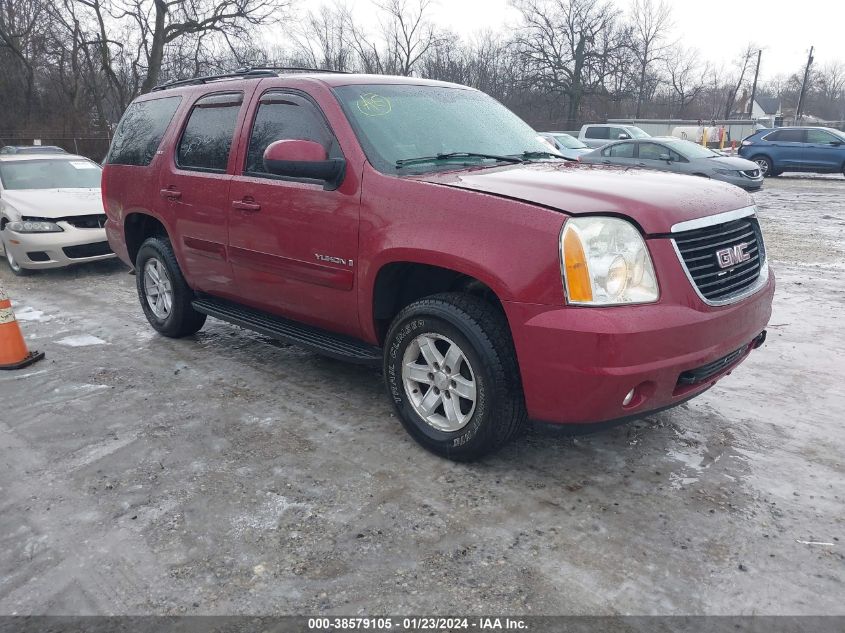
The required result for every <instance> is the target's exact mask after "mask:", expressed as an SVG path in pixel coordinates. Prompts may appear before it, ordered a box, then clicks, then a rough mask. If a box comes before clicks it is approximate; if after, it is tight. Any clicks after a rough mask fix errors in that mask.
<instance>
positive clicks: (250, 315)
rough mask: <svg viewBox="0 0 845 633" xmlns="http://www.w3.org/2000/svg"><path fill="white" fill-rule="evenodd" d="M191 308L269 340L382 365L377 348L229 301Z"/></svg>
mask: <svg viewBox="0 0 845 633" xmlns="http://www.w3.org/2000/svg"><path fill="white" fill-rule="evenodd" d="M191 305H192V306H193V307H194V310H196V311H197V312H202V313H203V314H207V315H208V316H210V317H214V318H215V319H220V320H222V321H228V322H229V323H233V324H235V325H239V326H241V327H243V328H247V329H248V330H254V331H255V332H260V333H261V334H266V335H267V336H271V337H273V338H277V339H281V340H284V341H288V342H290V343H294V344H296V345H301V346H302V347H307V348H309V349H312V350H314V351H316V352H319V353H320V354H324V355H325V356H331V357H332V358H337V359H340V360H345V361H349V362H352V363H358V364H361V365H376V366H380V365H381V363H382V350H381V348H378V347H375V346H373V345H368V344H366V343H364V342H362V341H359V340H357V339H354V338H352V337H349V336H343V335H341V334H334V333H332V332H328V331H326V330H321V329H319V328H316V327H312V326H310V325H305V324H303V323H298V322H296V321H291V320H289V319H284V318H282V317H278V316H275V315H273V314H269V313H267V312H262V311H260V310H254V309H252V308H248V307H246V306H242V305H239V304H236V303H231V302H229V301H223V300H221V299H216V298H213V297H208V296H204V297H202V298H200V299H196V300H194V301H193V302H192V303H191Z"/></svg>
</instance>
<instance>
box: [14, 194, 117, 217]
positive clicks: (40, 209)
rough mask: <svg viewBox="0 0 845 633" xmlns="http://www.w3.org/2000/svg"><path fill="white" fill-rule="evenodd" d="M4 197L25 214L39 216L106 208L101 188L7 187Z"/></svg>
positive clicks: (91, 212)
mask: <svg viewBox="0 0 845 633" xmlns="http://www.w3.org/2000/svg"><path fill="white" fill-rule="evenodd" d="M2 201H3V203H4V204H6V205H8V206H10V207H12V208H13V209H14V210H15V211H17V212H18V213H20V214H21V215H24V216H28V217H36V218H65V217H69V216H73V215H91V214H95V213H103V212H104V211H103V200H102V198H101V197H100V190H99V189H12V190H8V189H4V190H3V193H2Z"/></svg>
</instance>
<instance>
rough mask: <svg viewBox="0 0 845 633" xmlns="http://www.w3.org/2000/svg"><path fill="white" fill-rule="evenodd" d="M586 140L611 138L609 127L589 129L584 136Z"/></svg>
mask: <svg viewBox="0 0 845 633" xmlns="http://www.w3.org/2000/svg"><path fill="white" fill-rule="evenodd" d="M584 136H585V137H586V138H602V139H606V138H610V128H607V127H588V128H587V131H586V133H585V134H584Z"/></svg>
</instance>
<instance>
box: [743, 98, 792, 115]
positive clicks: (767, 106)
mask: <svg viewBox="0 0 845 633" xmlns="http://www.w3.org/2000/svg"><path fill="white" fill-rule="evenodd" d="M746 112H747V110H746ZM781 114H783V113H782V112H781V111H780V99H778V98H777V97H756V98H755V99H754V104H753V105H752V107H751V118H752V119H774V118H775V117H777V116H781Z"/></svg>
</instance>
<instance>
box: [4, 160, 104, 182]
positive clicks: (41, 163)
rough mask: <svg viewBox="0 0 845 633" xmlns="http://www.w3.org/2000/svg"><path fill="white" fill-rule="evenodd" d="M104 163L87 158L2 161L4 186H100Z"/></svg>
mask: <svg viewBox="0 0 845 633" xmlns="http://www.w3.org/2000/svg"><path fill="white" fill-rule="evenodd" d="M100 173H101V170H100V166H99V165H97V163H94V162H92V161H90V160H88V159H85V158H76V159H67V158H51V159H38V160H21V161H8V162H6V161H2V162H0V182H2V184H3V188H4V189H9V190H12V189H99V187H100Z"/></svg>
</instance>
